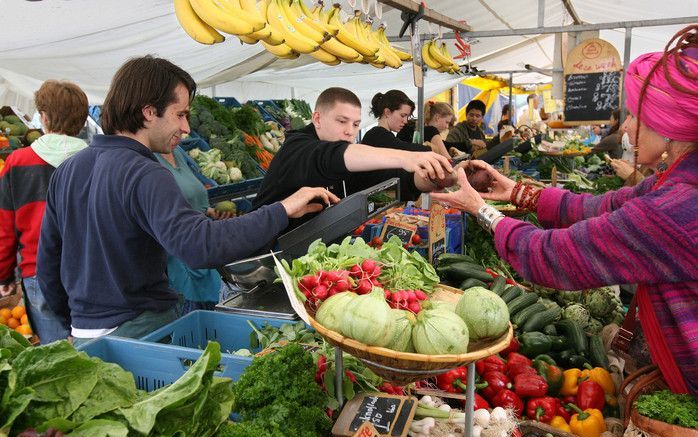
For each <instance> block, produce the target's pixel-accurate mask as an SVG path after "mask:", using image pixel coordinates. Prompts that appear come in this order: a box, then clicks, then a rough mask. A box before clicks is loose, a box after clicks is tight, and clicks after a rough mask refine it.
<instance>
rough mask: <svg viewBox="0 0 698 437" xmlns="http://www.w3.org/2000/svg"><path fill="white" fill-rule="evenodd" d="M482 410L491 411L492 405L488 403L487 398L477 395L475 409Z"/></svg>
mask: <svg viewBox="0 0 698 437" xmlns="http://www.w3.org/2000/svg"><path fill="white" fill-rule="evenodd" d="M482 408H486V409H488V410H489V409H490V403H489V402H487V400H486V399H485V398H483V397H482V396H480V395H479V394H477V393H475V402H474V403H473V409H474V410H475V411H477V410H480V409H482Z"/></svg>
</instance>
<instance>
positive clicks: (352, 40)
mask: <svg viewBox="0 0 698 437" xmlns="http://www.w3.org/2000/svg"><path fill="white" fill-rule="evenodd" d="M340 11H341V8H340V6H339V5H334V6H333V7H332V9H331V10H330V11H329V13H328V14H327V20H328V21H327V22H328V23H329V24H330V25H331V26H335V27H336V28H337V29H339V31H338V33H337V39H338V40H339V41H340V42H341V43H342V44H344V45H346V46H349V47H351V48H352V49H354V50H356V51H357V52H359V53H361V55H362V56H363V57H368V58H373V56H374V55H375V54H376V51H375V50H371V49H370V48H368V47H366V46H365V45H363V44H362V43H361V42H360V41H359V40H357V39H356V37H355V36H354V33H353V32H352V31H351V30H349V28H348V27H347V26H345V24H344V23H342V21H341V20H340V19H339V12H340Z"/></svg>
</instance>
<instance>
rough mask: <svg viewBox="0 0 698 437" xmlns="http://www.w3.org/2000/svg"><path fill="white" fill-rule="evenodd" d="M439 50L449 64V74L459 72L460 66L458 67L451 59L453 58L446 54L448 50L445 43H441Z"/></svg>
mask: <svg viewBox="0 0 698 437" xmlns="http://www.w3.org/2000/svg"><path fill="white" fill-rule="evenodd" d="M439 50H441V54H443V55H444V56H445V57H447V58H448V60H449V62H450V63H451V72H452V73H455V72H456V71H458V70H460V65H458V63H457V62H456V60H455V59H453V56H451V54H450V53H449V52H448V48H447V47H446V43H445V42H442V43H441V46H440V47H439Z"/></svg>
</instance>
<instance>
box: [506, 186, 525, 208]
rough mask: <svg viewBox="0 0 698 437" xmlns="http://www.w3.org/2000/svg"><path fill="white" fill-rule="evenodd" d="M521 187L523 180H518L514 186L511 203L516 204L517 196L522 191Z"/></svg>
mask: <svg viewBox="0 0 698 437" xmlns="http://www.w3.org/2000/svg"><path fill="white" fill-rule="evenodd" d="M521 187H523V182H521V181H518V182H517V183H516V185H514V188H513V189H512V190H511V197H510V198H509V203H511V204H512V205H516V198H517V197H518V196H519V191H521Z"/></svg>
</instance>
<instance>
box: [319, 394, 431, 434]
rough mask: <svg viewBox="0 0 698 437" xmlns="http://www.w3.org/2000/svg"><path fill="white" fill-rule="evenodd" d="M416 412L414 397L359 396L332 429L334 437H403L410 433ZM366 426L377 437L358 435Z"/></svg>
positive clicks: (344, 409) (352, 401) (350, 403)
mask: <svg viewBox="0 0 698 437" xmlns="http://www.w3.org/2000/svg"><path fill="white" fill-rule="evenodd" d="M416 408H417V399H415V398H413V397H407V396H395V395H389V394H385V393H360V394H357V395H356V396H354V397H353V398H352V399H351V400H350V401H349V402H347V404H346V405H345V406H344V408H343V409H342V412H341V413H340V415H339V417H338V418H337V421H336V422H335V424H334V427H333V428H332V435H333V436H336V437H340V436H341V437H351V436H357V435H361V436H364V435H366V436H379V437H404V436H406V435H407V432H408V431H409V428H410V426H409V424H410V422H411V421H412V418H413V417H414V413H415V410H416ZM367 423H368V424H370V425H371V427H372V428H373V430H372V431H373V432H375V434H360V433H359V432H361V431H362V430H363V429H365V424H367ZM363 432H367V431H363Z"/></svg>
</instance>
